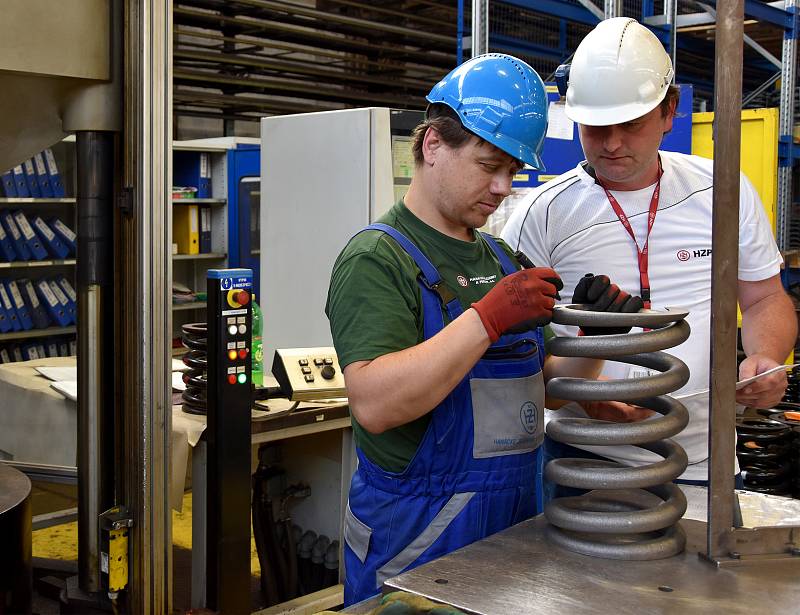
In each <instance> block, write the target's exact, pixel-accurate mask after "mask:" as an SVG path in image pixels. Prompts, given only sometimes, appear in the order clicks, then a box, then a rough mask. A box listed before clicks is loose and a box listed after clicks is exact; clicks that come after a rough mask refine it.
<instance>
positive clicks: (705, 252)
mask: <svg viewBox="0 0 800 615" xmlns="http://www.w3.org/2000/svg"><path fill="white" fill-rule="evenodd" d="M675 256H677V257H678V260H679V261H681V262H683V261H688V260H689V259H690V258H705V257H708V256H711V248H704V249H702V250H692V251H691V252H689V250H678V252H677V253H676V254H675Z"/></svg>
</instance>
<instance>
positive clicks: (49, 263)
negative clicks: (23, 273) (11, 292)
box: [0, 258, 76, 269]
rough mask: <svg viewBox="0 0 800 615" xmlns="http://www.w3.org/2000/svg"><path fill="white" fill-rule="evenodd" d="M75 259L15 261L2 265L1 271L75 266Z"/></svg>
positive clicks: (0, 266) (0, 264) (0, 265)
mask: <svg viewBox="0 0 800 615" xmlns="http://www.w3.org/2000/svg"><path fill="white" fill-rule="evenodd" d="M75 262H76V261H75V259H74V258H68V259H65V260H46V261H13V262H10V263H0V269H27V268H30V267H58V266H68V265H74V264H75Z"/></svg>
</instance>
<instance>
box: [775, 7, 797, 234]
mask: <svg viewBox="0 0 800 615" xmlns="http://www.w3.org/2000/svg"><path fill="white" fill-rule="evenodd" d="M784 8H785V10H786V11H787V12H788V13H790V14H791V15H793V16H794V27H792V28H791V29H790V30H786V31H785V32H784V34H783V51H782V54H781V102H780V116H779V119H778V135H779V136H778V139H779V141H780V142H781V143H783V144H784V147H786V148H787V149H786V155H785V156H783V157H782V158H781V160H780V166H779V167H778V206H777V212H776V220H775V231H776V232H775V234H776V238H777V240H778V248H779V249H780V250H786V249H787V247H788V243H789V221H790V219H791V206H792V166H793V165H794V155H793V153H792V145H793V143H794V141H793V135H792V128H793V124H794V104H795V100H794V93H795V92H794V90H795V81H796V78H797V36H798V19H797V8H798V7H797V0H786V2H785V4H784Z"/></svg>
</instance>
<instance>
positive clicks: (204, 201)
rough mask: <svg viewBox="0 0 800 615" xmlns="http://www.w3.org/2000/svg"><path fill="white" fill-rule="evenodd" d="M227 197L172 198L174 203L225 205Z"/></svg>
mask: <svg viewBox="0 0 800 615" xmlns="http://www.w3.org/2000/svg"><path fill="white" fill-rule="evenodd" d="M227 202H228V201H227V199H172V204H173V205H224V204H225V203H227Z"/></svg>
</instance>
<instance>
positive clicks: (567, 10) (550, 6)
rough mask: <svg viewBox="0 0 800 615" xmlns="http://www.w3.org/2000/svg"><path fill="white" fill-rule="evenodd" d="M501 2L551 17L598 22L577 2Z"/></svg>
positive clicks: (507, 0) (529, 0)
mask: <svg viewBox="0 0 800 615" xmlns="http://www.w3.org/2000/svg"><path fill="white" fill-rule="evenodd" d="M501 2H502V4H510V5H512V6H518V7H521V8H523V9H528V10H530V11H535V12H537V13H545V14H547V15H552V16H553V17H559V18H561V19H566V20H568V21H575V22H578V23H582V24H586V25H588V26H596V25H597V24H598V23H600V20H599V19H597V17H595V16H594V15H592V13H591V12H590V11H589V9H586V8H584V7H582V6H579V5H577V4H572V3H569V2H565V1H564V0H501Z"/></svg>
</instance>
